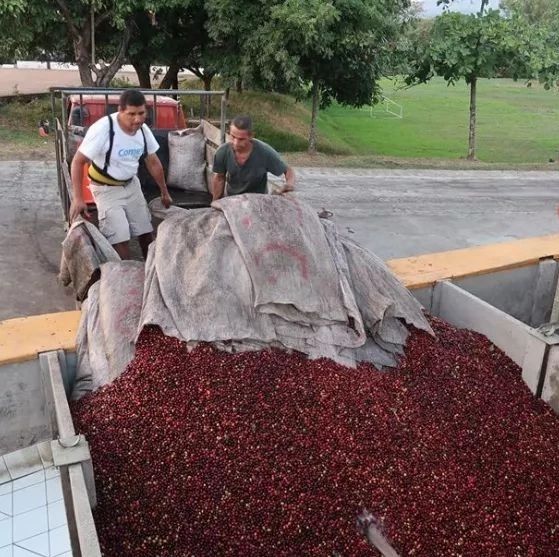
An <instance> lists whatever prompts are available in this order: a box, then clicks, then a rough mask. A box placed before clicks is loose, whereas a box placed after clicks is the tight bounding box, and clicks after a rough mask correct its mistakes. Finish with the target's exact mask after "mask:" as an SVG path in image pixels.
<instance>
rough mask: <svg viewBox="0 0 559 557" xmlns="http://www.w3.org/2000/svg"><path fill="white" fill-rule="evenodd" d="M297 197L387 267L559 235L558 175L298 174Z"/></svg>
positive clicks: (334, 171) (320, 171)
mask: <svg viewBox="0 0 559 557" xmlns="http://www.w3.org/2000/svg"><path fill="white" fill-rule="evenodd" d="M297 174H298V177H299V191H300V194H299V195H300V196H301V197H302V198H303V199H304V200H306V201H308V202H309V203H310V204H311V205H313V206H315V207H317V208H321V207H324V208H325V209H329V210H331V211H333V212H334V215H335V220H336V222H337V224H338V226H339V227H340V228H341V229H342V230H346V232H349V231H348V229H349V230H352V231H353V234H352V236H353V237H354V238H355V240H357V241H358V242H359V243H361V244H362V245H364V246H366V247H367V248H369V249H370V250H372V251H374V252H375V253H377V255H379V256H380V257H382V258H384V259H392V258H394V257H408V256H411V255H419V254H422V253H430V252H436V251H445V250H450V249H458V248H463V247H469V246H477V245H483V244H490V243H494V242H505V241H508V240H513V239H517V238H527V237H531V236H540V235H544V234H554V233H559V218H558V217H557V214H556V207H557V205H558V204H559V172H512V171H511V172H504V171H449V170H440V171H437V170H346V169H324V168H322V169H320V168H300V169H297Z"/></svg>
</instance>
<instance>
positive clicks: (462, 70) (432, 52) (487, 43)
mask: <svg viewBox="0 0 559 557" xmlns="http://www.w3.org/2000/svg"><path fill="white" fill-rule="evenodd" d="M508 31H509V27H508V22H507V21H506V20H504V19H503V18H502V17H501V16H500V14H499V12H498V11H497V10H490V11H489V12H487V13H486V14H484V15H480V14H475V15H473V14H472V15H466V14H461V13H455V12H452V13H451V12H446V13H444V14H443V15H442V16H439V17H437V18H436V19H435V21H434V23H433V26H432V28H431V30H430V32H429V34H428V35H426V36H425V35H424V36H423V37H422V40H418V41H417V42H415V43H413V44H412V45H411V48H412V50H411V52H410V54H409V59H410V67H411V69H412V71H411V72H410V75H408V76H407V78H406V81H407V83H408V84H410V85H411V84H414V83H424V82H426V81H428V80H429V79H431V78H432V77H433V76H435V75H440V76H442V77H443V78H444V79H445V80H446V81H447V82H448V83H449V84H454V83H455V82H456V81H458V80H459V79H464V80H465V81H466V82H467V83H471V82H472V81H473V80H474V79H476V78H478V77H489V78H490V77H496V76H497V75H498V73H499V71H500V70H501V69H502V68H504V67H506V66H508V64H509V61H510V55H511V47H513V46H514V45H513V44H512V43H511V41H510V39H509V38H508V37H507V33H508Z"/></svg>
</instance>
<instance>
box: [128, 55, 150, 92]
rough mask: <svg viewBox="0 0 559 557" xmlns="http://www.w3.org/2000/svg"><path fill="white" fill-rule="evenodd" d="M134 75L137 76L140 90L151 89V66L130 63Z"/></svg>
mask: <svg viewBox="0 0 559 557" xmlns="http://www.w3.org/2000/svg"><path fill="white" fill-rule="evenodd" d="M132 65H133V66H134V70H135V71H136V75H137V76H138V83H139V84H140V88H141V89H151V74H150V68H151V65H150V63H149V62H132Z"/></svg>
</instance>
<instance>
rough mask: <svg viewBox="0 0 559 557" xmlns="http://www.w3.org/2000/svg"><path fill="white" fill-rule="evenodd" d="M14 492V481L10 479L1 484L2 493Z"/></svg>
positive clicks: (0, 492)
mask: <svg viewBox="0 0 559 557" xmlns="http://www.w3.org/2000/svg"><path fill="white" fill-rule="evenodd" d="M11 492H12V481H11V480H10V481H9V482H8V483H5V484H0V495H6V493H11Z"/></svg>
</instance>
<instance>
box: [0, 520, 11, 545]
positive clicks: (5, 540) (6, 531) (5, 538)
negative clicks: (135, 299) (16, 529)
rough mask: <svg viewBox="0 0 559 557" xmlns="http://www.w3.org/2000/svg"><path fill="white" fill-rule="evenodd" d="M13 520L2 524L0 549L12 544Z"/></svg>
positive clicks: (4, 521) (0, 524)
mask: <svg viewBox="0 0 559 557" xmlns="http://www.w3.org/2000/svg"><path fill="white" fill-rule="evenodd" d="M12 541H13V540H12V519H11V518H10V519H8V520H2V522H0V547H4V546H5V545H10V546H11V544H12Z"/></svg>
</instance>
